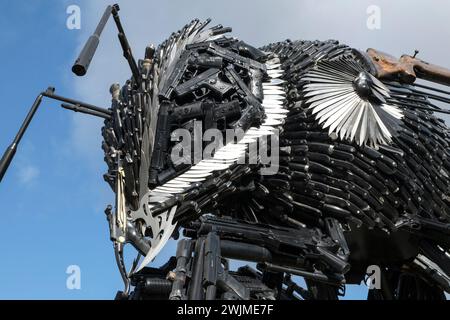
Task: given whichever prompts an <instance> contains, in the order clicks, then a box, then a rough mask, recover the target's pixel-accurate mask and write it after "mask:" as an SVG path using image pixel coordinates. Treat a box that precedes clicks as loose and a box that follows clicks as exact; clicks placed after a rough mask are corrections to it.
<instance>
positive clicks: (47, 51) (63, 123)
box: [0, 0, 450, 299]
mask: <svg viewBox="0 0 450 320" xmlns="http://www.w3.org/2000/svg"><path fill="white" fill-rule="evenodd" d="M136 2H137V1H133V4H134V3H136ZM373 2H375V3H377V2H376V1H366V2H365V1H358V4H357V5H356V2H348V1H344V2H342V5H340V6H339V7H336V8H335V7H333V6H335V4H334V3H332V2H325V3H326V4H325V3H324V1H321V2H320V3H317V4H316V2H312V1H301V2H295V5H294V3H293V2H289V1H280V2H278V4H277V6H278V8H281V9H283V10H284V12H285V13H284V14H282V13H278V10H272V9H273V8H272V7H271V6H273V3H271V4H269V2H268V1H263V2H257V3H258V4H259V6H257V5H256V2H253V3H251V4H247V2H246V3H245V4H244V3H242V2H240V1H232V3H231V5H226V6H225V4H217V5H212V4H210V3H209V2H205V1H201V2H199V3H198V4H197V5H191V6H186V5H185V3H187V2H181V1H178V2H175V3H174V2H170V3H164V4H162V3H160V4H156V2H155V1H146V2H140V3H139V5H136V7H132V5H131V4H130V2H127V3H126V4H125V2H124V3H123V4H121V7H122V11H121V18H122V21H123V24H124V28H125V30H126V32H127V33H128V36H129V38H130V42H131V44H132V46H133V49H135V55H136V56H137V57H140V56H142V54H143V48H144V47H145V45H147V43H148V42H154V43H155V44H158V43H159V42H160V41H161V40H163V39H164V38H165V37H166V36H167V35H169V34H170V33H171V32H172V31H175V30H177V29H178V28H179V27H181V26H182V25H184V24H185V23H186V22H188V21H189V20H191V19H192V18H194V17H200V18H206V17H208V16H211V17H213V18H214V20H215V22H217V23H222V24H224V25H225V24H226V25H230V26H232V27H233V28H234V30H235V35H237V36H239V37H241V38H243V39H244V40H247V41H248V42H250V43H254V44H256V45H262V44H264V43H265V42H271V41H276V40H282V39H285V38H292V39H297V38H298V39H300V38H304V39H312V38H319V39H328V38H338V39H341V40H344V41H346V42H347V43H349V44H351V45H354V46H355V47H361V48H364V49H365V48H367V47H369V46H375V47H377V48H380V49H384V50H385V51H389V52H392V53H393V54H395V55H399V54H401V53H403V52H404V51H406V52H408V53H410V52H412V51H413V49H415V48H419V49H420V48H421V46H422V47H425V48H435V49H434V51H433V50H428V51H426V52H424V53H423V55H424V57H425V58H427V59H428V60H430V61H432V62H434V63H437V64H439V63H441V64H443V65H446V63H445V61H446V59H447V57H448V52H450V48H449V47H448V46H449V45H448V44H447V43H445V44H441V43H440V42H439V41H438V40H437V39H436V40H433V37H430V36H423V37H421V36H419V33H418V31H420V30H425V31H426V32H429V33H431V32H439V34H440V35H441V37H442V38H443V39H445V38H446V39H448V36H449V34H448V30H447V29H448V28H446V24H447V22H448V21H447V20H446V17H445V15H443V14H442V11H441V10H439V9H436V10H435V11H433V12H431V13H425V18H424V19H425V21H422V20H420V21H419V20H418V21H415V22H414V25H412V26H411V28H410V32H411V33H412V34H411V33H406V34H403V35H402V36H399V33H398V29H397V27H398V26H401V25H402V24H406V23H409V21H410V20H408V19H409V17H412V16H417V14H418V13H419V12H420V11H421V10H422V11H423V9H424V8H409V7H405V3H403V6H401V5H397V4H396V5H389V4H388V2H386V1H378V2H379V3H380V6H381V8H382V10H384V11H383V12H385V13H384V16H382V17H385V18H383V19H384V20H382V23H383V24H382V29H381V30H379V31H376V32H375V33H374V32H373V31H370V30H367V28H366V27H365V21H366V18H367V15H366V8H367V6H368V5H369V4H372V3H373ZM72 4H77V5H79V6H80V8H81V18H82V20H81V21H82V24H81V29H80V30H69V29H67V28H66V19H67V16H68V15H67V14H66V8H67V6H68V5H72ZM106 4H107V2H106V1H103V0H99V1H89V2H88V1H49V0H45V1H44V0H35V1H32V2H31V1H27V2H25V1H4V3H2V5H3V6H2V10H1V11H0V41H1V43H2V49H3V50H1V51H0V61H1V65H2V68H1V71H2V77H1V79H2V80H1V86H0V97H1V98H2V100H1V101H2V102H1V105H0V150H1V151H3V150H4V148H6V147H7V145H8V144H9V142H10V141H11V140H12V138H13V135H14V134H15V132H16V131H17V129H18V127H19V126H20V124H21V121H22V120H23V118H24V116H25V115H26V112H27V111H28V108H29V106H30V105H31V103H32V102H33V100H34V98H35V96H36V95H37V94H38V93H39V92H40V91H42V90H44V89H45V88H46V87H47V86H49V85H52V86H55V87H56V92H57V93H59V94H61V95H65V96H70V97H74V98H79V99H81V100H84V101H87V102H92V103H95V104H98V105H100V106H108V104H109V95H108V88H109V85H110V84H111V83H112V82H115V81H117V82H123V80H124V79H126V77H127V76H128V73H129V71H128V69H127V65H126V62H125V61H124V60H123V58H122V56H121V52H120V47H119V45H118V42H117V38H116V36H115V29H114V27H113V25H112V23H111V22H112V21H110V23H108V25H107V27H106V30H105V34H104V37H103V40H102V42H101V43H100V48H99V51H98V54H97V56H96V57H95V58H94V60H93V62H92V67H91V69H90V70H89V71H90V72H89V74H88V76H87V77H85V78H76V77H75V76H74V75H73V74H72V73H71V72H70V68H71V65H72V63H73V61H74V59H75V57H76V55H77V53H78V52H79V49H80V46H81V45H82V43H83V42H84V41H85V39H87V36H88V35H89V34H90V33H91V32H92V30H93V28H94V26H95V24H96V23H97V21H98V18H99V17H100V15H101V14H102V13H103V9H104V7H105V5H106ZM236 6H237V7H240V8H242V10H241V11H240V12H236V11H235V10H234V9H233V10H232V9H230V8H236ZM251 10H254V11H253V12H254V14H253V15H250V16H249V15H248V12H249V11H251ZM408 10H410V11H411V12H408ZM432 10H434V9H432ZM148 12H154V14H153V16H151V17H150V18H151V19H149V16H148V15H147V13H148ZM282 12H283V11H282ZM354 12H356V13H355V14H354ZM446 12H448V10H447V11H446ZM426 17H433V19H431V18H430V19H428V20H427V19H426ZM377 32H378V33H377ZM415 32H416V33H415ZM414 33H415V34H414ZM436 49H439V50H436ZM425 58H424V59H425ZM447 65H448V63H447ZM101 125H102V121H101V120H99V119H91V118H89V117H88V116H86V115H81V114H72V113H71V112H69V111H66V110H64V109H61V108H59V107H58V103H57V102H56V101H51V100H44V102H43V104H42V105H41V108H40V110H39V111H38V113H37V114H36V116H35V119H34V121H33V122H32V123H31V125H30V127H29V129H28V131H27V133H26V135H25V137H24V138H23V140H22V143H21V145H20V147H19V150H18V152H17V155H16V157H15V159H14V162H13V163H12V165H11V167H10V169H9V171H8V173H7V174H6V175H5V177H4V179H3V181H2V183H1V184H0V214H1V219H2V220H3V221H2V222H1V223H0V225H1V226H2V233H3V239H4V240H3V241H1V242H0V252H2V263H1V264H0V299H111V298H113V297H114V295H115V292H116V291H117V290H119V289H121V288H122V282H121V278H120V275H119V273H118V271H117V268H116V265H115V259H114V255H113V251H112V246H111V242H110V241H109V231H108V227H107V223H106V219H105V215H104V213H103V210H104V208H105V206H106V205H107V204H108V203H113V194H112V192H111V191H110V189H109V187H108V186H107V184H106V183H104V181H103V178H102V174H103V172H104V171H105V169H106V165H105V164H104V163H103V154H102V150H101V148H100V142H101V138H100V131H99V130H100V127H101ZM173 248H174V245H173V243H171V244H169V246H167V248H166V250H165V251H164V254H162V255H160V256H159V257H158V259H157V261H156V263H155V264H156V265H159V264H160V263H161V262H163V261H165V259H166V258H167V256H168V254H171V253H172V252H173V251H172V252H170V251H171V250H172V249H173ZM69 265H78V266H79V267H80V268H81V290H68V289H67V288H66V279H67V276H68V275H67V274H66V268H67V267H68V266H69ZM347 292H348V294H347V297H346V298H364V297H365V295H366V289H365V288H364V287H356V286H351V287H350V288H348V289H347Z"/></svg>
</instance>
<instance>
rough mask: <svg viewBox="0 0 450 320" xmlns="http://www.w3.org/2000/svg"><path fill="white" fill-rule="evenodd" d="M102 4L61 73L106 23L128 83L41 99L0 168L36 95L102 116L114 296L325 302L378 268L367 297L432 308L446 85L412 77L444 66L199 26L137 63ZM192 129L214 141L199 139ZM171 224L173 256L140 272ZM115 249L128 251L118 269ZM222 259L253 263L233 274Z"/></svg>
mask: <svg viewBox="0 0 450 320" xmlns="http://www.w3.org/2000/svg"><path fill="white" fill-rule="evenodd" d="M118 11H119V7H118V6H117V5H114V6H109V7H108V8H107V9H106V11H105V13H104V15H103V17H102V19H101V21H100V23H99V25H98V27H97V29H96V31H95V32H94V34H93V36H91V37H90V38H89V40H88V42H87V44H86V46H85V47H84V49H83V50H82V52H81V54H80V57H79V58H78V59H77V61H76V63H75V64H74V66H73V68H72V70H73V72H74V73H76V74H77V75H84V74H85V73H86V72H87V69H88V66H89V64H90V62H91V60H92V57H93V55H94V53H95V50H96V48H97V46H98V43H99V36H100V34H101V32H102V30H103V28H104V26H105V24H106V22H107V20H108V18H109V16H110V15H111V14H112V16H113V18H114V21H115V23H116V25H117V28H118V32H119V40H120V43H121V46H122V49H123V52H124V57H125V58H126V60H127V62H128V64H129V66H130V69H131V73H132V77H131V78H130V80H128V81H127V82H126V83H125V85H123V86H122V87H120V85H118V84H113V85H112V86H111V95H112V105H111V107H110V108H108V109H104V108H99V107H96V106H92V105H90V104H86V103H83V102H80V101H77V100H73V99H68V98H64V97H61V96H57V95H55V94H54V90H53V89H49V90H47V91H46V92H44V93H42V94H40V95H39V96H38V98H37V100H36V101H35V103H34V104H33V106H32V109H31V111H30V113H29V115H28V116H27V118H26V119H25V121H24V124H23V126H22V127H21V129H20V130H19V133H18V134H17V137H16V139H15V140H14V142H13V143H12V144H11V146H10V147H9V148H8V150H7V152H6V153H5V154H4V156H3V158H2V160H1V163H0V169H1V170H0V177H3V174H4V173H5V171H6V169H7V167H8V165H9V163H10V162H11V159H12V157H13V155H14V152H15V150H16V148H17V145H18V143H19V142H20V139H21V138H22V136H23V134H24V131H25V130H26V127H27V126H28V124H29V122H30V121H31V118H32V116H33V115H34V113H35V111H36V109H37V107H38V106H39V103H40V101H41V99H42V97H44V96H46V97H50V98H53V99H57V100H61V101H63V102H65V103H64V104H63V107H65V108H67V109H70V110H73V111H79V112H83V113H87V114H90V115H94V116H98V117H101V118H104V127H103V128H102V135H103V138H104V141H103V143H102V148H103V150H104V152H105V161H106V163H107V165H108V171H107V173H106V174H105V175H104V178H105V181H106V182H107V183H109V185H110V186H111V188H112V189H113V191H114V192H115V194H116V204H115V208H113V207H112V206H108V207H107V209H106V210H105V212H106V214H107V219H108V222H109V227H110V233H111V240H112V241H113V243H114V250H115V254H116V258H117V263H118V266H119V270H120V272H121V275H122V278H123V280H124V283H125V289H124V290H123V291H120V292H119V293H118V295H117V298H118V299H299V298H301V299H337V298H338V296H339V295H342V293H343V291H345V283H360V282H361V281H363V280H364V279H365V277H366V269H367V267H368V266H369V265H377V266H379V268H380V269H381V279H379V281H381V287H380V288H374V289H372V290H370V291H369V292H370V293H369V298H370V299H404V298H410V299H445V296H444V291H446V292H450V260H449V259H450V258H449V252H450V251H449V248H450V242H449V240H448V235H449V233H450V224H449V220H450V216H449V214H450V212H449V187H448V186H449V181H450V177H449V172H450V161H449V156H450V154H449V150H448V146H449V142H450V139H449V136H448V129H447V127H446V126H445V123H444V122H443V121H442V120H441V119H439V118H437V117H436V116H435V115H434V113H435V112H442V113H448V111H447V110H443V109H440V108H439V107H438V106H437V105H435V104H434V103H433V102H432V101H440V102H445V103H449V102H450V98H449V96H448V95H449V94H450V92H447V91H444V90H441V89H436V88H434V87H430V86H426V85H423V84H417V83H415V79H416V77H420V78H423V79H426V80H430V81H435V82H438V83H441V84H447V85H450V73H449V72H448V70H446V69H444V68H441V67H437V66H433V65H430V64H427V63H425V62H423V61H420V60H418V59H417V58H416V57H415V56H414V57H410V56H403V57H402V58H401V59H400V60H398V61H397V60H396V59H395V58H393V57H391V56H388V55H386V54H383V53H381V52H378V51H376V50H374V49H369V50H368V51H367V52H360V51H358V50H355V49H352V48H350V47H348V46H346V45H343V44H340V43H339V42H337V41H331V40H330V41H324V42H321V41H290V40H286V41H283V42H278V43H273V44H269V45H267V46H265V47H263V48H260V49H257V48H254V47H252V46H250V45H248V44H247V43H245V42H243V41H239V40H237V39H235V38H233V37H229V36H227V33H228V32H230V31H231V29H230V28H225V27H223V26H221V25H218V26H214V27H208V24H209V20H207V21H205V22H200V21H198V20H193V21H192V22H190V23H189V24H187V25H186V26H185V27H184V28H182V29H181V30H180V31H178V32H177V33H173V34H172V35H171V36H170V38H169V39H168V40H166V41H165V42H163V43H162V44H161V45H160V46H159V47H158V48H154V47H153V46H151V45H150V46H148V47H147V48H146V51H145V56H144V59H142V60H139V61H137V62H136V61H135V59H134V57H133V54H132V52H131V49H130V46H129V44H128V41H127V38H126V36H125V33H124V29H123V27H122V24H121V22H120V19H119V16H118ZM177 130H184V131H183V132H187V133H189V134H188V135H186V136H183V140H187V141H184V142H185V143H186V142H188V143H187V144H188V146H189V148H187V149H183V148H181V149H180V140H179V139H178V138H179V137H178V138H177V137H174V135H173V132H176V131H177ZM208 130H213V131H209V132H215V133H217V135H216V136H215V137H216V138H215V139H211V140H208V141H205V140H203V138H202V137H204V135H205V133H206V132H208ZM230 130H231V132H233V134H234V135H233V136H232V138H231V139H225V138H223V137H225V136H226V133H227V132H229V131H230ZM192 134H193V135H194V136H193V137H192ZM196 134H198V136H196ZM198 137H200V139H199V138H198ZM212 140H214V142H215V144H213V148H211V149H210V153H209V156H206V157H203V156H204V153H202V151H203V150H205V149H206V148H207V147H208V146H211V145H209V144H207V142H211V141H212ZM192 145H194V148H193V149H194V150H192V149H191V148H190V146H192ZM195 146H197V147H198V148H197V149H198V150H200V155H199V154H198V152H197V151H198V150H195V149H196V148H195ZM255 146H257V147H258V148H260V149H264V150H266V151H267V152H268V153H267V154H269V155H270V156H271V159H272V160H273V159H275V160H276V162H279V163H273V161H272V163H268V162H265V161H264V159H263V157H262V156H261V155H260V154H257V155H256V157H255V154H254V150H255V149H254V147H255ZM174 155H175V156H174ZM249 159H252V160H254V161H249ZM192 160H193V161H192ZM272 166H274V167H275V171H269V173H267V172H265V171H264V170H267V169H269V167H272ZM272 169H273V168H272ZM180 231H182V234H183V239H180V240H179V241H178V248H177V252H176V255H175V256H173V257H172V258H171V259H169V261H168V262H167V263H166V264H165V265H163V266H161V267H159V268H153V267H149V266H148V264H149V263H150V262H151V261H152V260H153V259H154V258H155V256H156V255H158V253H159V252H160V250H161V249H162V248H163V246H164V245H165V243H166V242H167V240H168V239H169V238H170V237H174V238H176V239H178V237H180ZM127 243H129V244H131V245H133V246H134V247H135V249H136V250H137V252H138V256H137V258H136V260H135V261H134V263H133V265H132V267H131V269H130V270H127V268H126V266H125V262H124V258H123V247H124V246H125V245H126V244H127ZM142 257H143V259H141V258H142ZM230 259H239V260H244V261H252V262H256V263H257V265H256V269H254V268H251V267H250V266H245V267H241V268H239V269H238V270H234V271H233V270H231V269H230V266H229V260H230ZM295 275H297V276H301V277H303V278H304V279H305V281H306V285H307V288H301V287H300V286H299V285H298V284H297V283H295V281H294V280H293V278H292V276H295Z"/></svg>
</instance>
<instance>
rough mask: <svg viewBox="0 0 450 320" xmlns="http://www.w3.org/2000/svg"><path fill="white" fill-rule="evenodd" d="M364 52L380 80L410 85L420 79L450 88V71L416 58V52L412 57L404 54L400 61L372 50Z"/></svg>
mask: <svg viewBox="0 0 450 320" xmlns="http://www.w3.org/2000/svg"><path fill="white" fill-rule="evenodd" d="M366 52H367V54H368V56H369V59H370V61H371V62H372V63H373V65H374V66H375V71H376V73H377V74H376V76H377V77H378V78H380V79H388V80H401V81H402V82H405V83H408V84H412V83H414V81H415V80H416V78H420V79H424V80H428V81H432V82H437V83H440V84H443V85H446V86H450V70H449V69H446V68H444V67H440V66H437V65H434V64H431V63H428V62H426V61H423V60H420V59H418V58H416V55H417V53H418V51H417V50H416V51H415V53H414V55H413V56H409V55H406V54H404V55H402V56H401V57H400V59H397V58H395V57H394V56H392V55H390V54H387V53H384V52H382V51H378V50H375V49H372V48H369V49H367V51H366Z"/></svg>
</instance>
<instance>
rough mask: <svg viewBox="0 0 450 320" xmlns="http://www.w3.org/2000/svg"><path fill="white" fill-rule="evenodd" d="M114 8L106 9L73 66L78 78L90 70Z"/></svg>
mask: <svg viewBox="0 0 450 320" xmlns="http://www.w3.org/2000/svg"><path fill="white" fill-rule="evenodd" d="M111 12H112V7H111V6H108V7H106V10H105V12H104V13H103V16H102V18H101V19H100V22H99V23H98V25H97V28H95V31H94V33H93V34H92V35H91V36H90V37H89V39H88V41H87V42H86V44H85V45H84V47H83V50H81V53H80V55H79V56H78V58H77V60H75V63H74V64H73V66H72V72H73V73H75V74H76V75H77V76H80V77H81V76H84V75H85V74H86V72H87V70H88V68H89V64H90V63H91V60H92V58H93V57H94V54H95V51H96V50H97V47H98V44H99V42H100V35H101V33H102V31H103V29H104V28H105V25H106V22H107V21H108V19H109V17H110V16H111Z"/></svg>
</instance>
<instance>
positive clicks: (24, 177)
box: [18, 164, 40, 185]
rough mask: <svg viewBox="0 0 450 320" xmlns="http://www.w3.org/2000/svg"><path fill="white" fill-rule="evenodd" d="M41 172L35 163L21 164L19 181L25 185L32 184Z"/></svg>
mask: <svg viewBox="0 0 450 320" xmlns="http://www.w3.org/2000/svg"><path fill="white" fill-rule="evenodd" d="M39 173H40V171H39V169H38V168H37V167H35V166H33V165H30V164H29V165H25V166H20V167H19V172H18V178H19V182H20V183H22V184H24V185H30V184H32V183H33V182H34V181H35V180H36V179H37V177H38V176H39Z"/></svg>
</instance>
